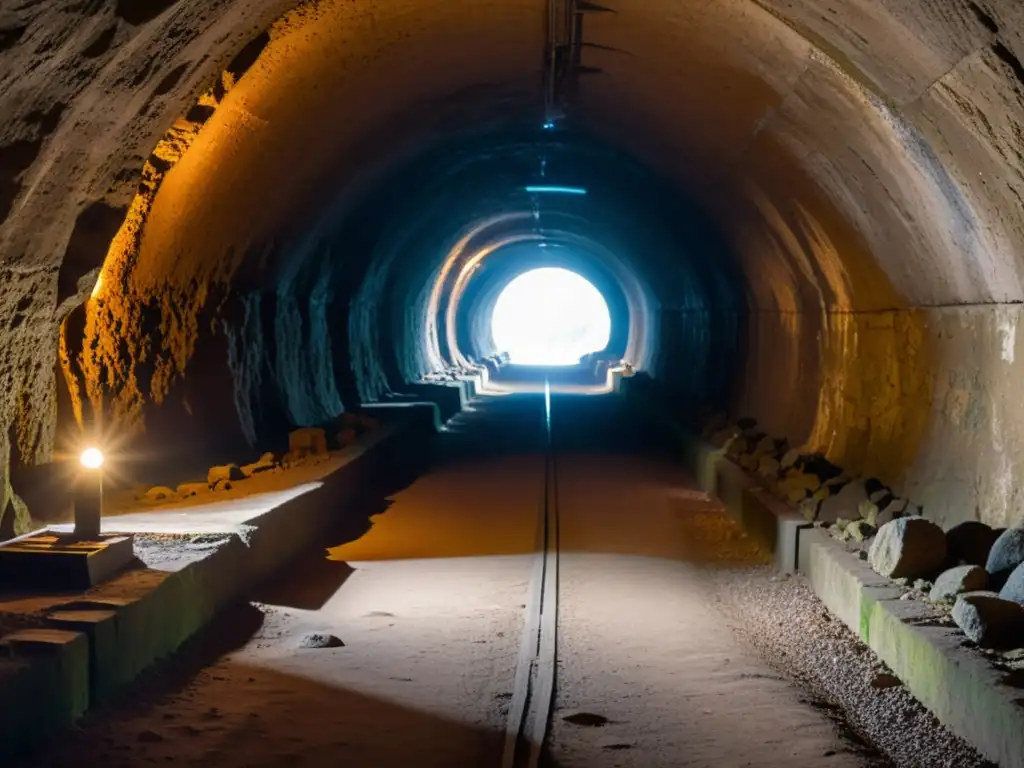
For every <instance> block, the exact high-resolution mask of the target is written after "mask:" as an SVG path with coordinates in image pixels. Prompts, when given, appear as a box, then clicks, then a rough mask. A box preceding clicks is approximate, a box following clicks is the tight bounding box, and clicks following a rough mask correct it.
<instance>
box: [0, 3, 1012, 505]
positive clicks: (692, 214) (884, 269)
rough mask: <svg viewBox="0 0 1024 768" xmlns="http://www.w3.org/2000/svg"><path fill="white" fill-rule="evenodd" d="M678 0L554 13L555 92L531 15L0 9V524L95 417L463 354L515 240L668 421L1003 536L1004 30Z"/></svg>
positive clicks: (283, 411)
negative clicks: (717, 419) (592, 286)
mask: <svg viewBox="0 0 1024 768" xmlns="http://www.w3.org/2000/svg"><path fill="white" fill-rule="evenodd" d="M698 5H699V4H690V3H683V4H681V5H679V6H677V7H676V6H674V7H672V8H668V7H667V6H664V7H663V6H662V5H659V4H657V3H655V4H651V5H649V6H646V7H645V8H643V9H627V8H624V7H617V6H613V5H609V6H608V7H605V6H603V5H600V4H594V5H593V6H592V5H585V7H581V10H580V11H579V12H578V13H576V15H575V17H574V18H575V19H576V24H578V28H576V27H574V34H575V42H576V46H575V53H574V54H573V56H572V57H571V60H570V61H569V64H567V65H566V66H565V67H564V68H563V69H566V72H567V74H566V73H565V72H563V73H561V74H558V73H556V74H555V75H553V76H552V77H553V78H556V79H558V83H557V86H558V89H557V92H558V99H557V101H558V103H553V102H552V100H551V98H550V96H549V91H550V92H554V90H555V85H556V84H551V85H550V87H549V85H547V84H545V83H546V81H545V74H544V73H545V67H546V64H545V61H546V59H545V55H544V51H545V50H546V49H545V45H546V40H547V32H546V23H545V13H546V11H545V8H544V4H543V3H539V2H537V3H528V2H523V3H498V2H495V3H489V4H487V5H486V6H482V7H480V8H470V7H468V6H466V7H463V6H462V5H456V6H451V7H449V8H446V9H444V10H438V9H433V8H431V9H429V10H427V9H424V10H422V11H420V10H418V6H415V5H414V4H402V5H400V6H394V7H391V8H383V7H376V6H374V7H372V8H367V9H366V10H365V11H364V10H363V9H362V6H359V5H351V4H347V3H342V2H337V3H335V2H319V3H312V4H300V5H298V6H296V7H294V8H292V7H290V6H289V4H288V3H263V2H261V3H255V4H247V5H246V7H244V8H243V7H242V5H241V4H227V5H218V6H216V7H215V8H214V7H212V6H208V5H207V4H204V3H199V2H175V3H171V2H149V1H147V0H137V1H134V2H133V1H132V0H121V2H118V3H88V4H84V5H80V4H75V3H68V4H62V3H58V4H47V6H46V7H45V8H43V7H39V8H29V7H20V8H17V9H13V8H8V9H5V11H4V18H3V20H2V29H3V40H4V50H3V52H2V56H3V61H4V72H5V87H4V94H5V95H4V105H5V108H4V110H3V111H4V114H5V115H6V116H7V117H6V118H5V128H4V133H3V147H2V150H0V152H2V157H3V161H2V163H0V167H2V168H3V189H4V195H3V199H2V201H0V202H2V205H0V208H2V211H3V220H2V223H0V242H2V244H3V253H4V263H5V275H6V278H7V279H5V280H4V287H3V292H4V299H3V301H4V306H5V307H7V313H8V317H9V320H8V322H7V328H6V330H5V331H4V333H5V334H6V336H5V339H6V341H5V344H4V348H5V350H6V352H5V364H4V366H3V376H4V381H5V386H4V391H5V392H6V395H5V400H4V407H3V410H2V413H3V418H4V421H5V423H6V425H7V426H6V427H5V429H4V431H3V434H4V438H3V441H2V444H3V446H4V455H5V457H6V460H5V461H4V463H3V464H4V466H5V467H6V468H7V469H6V477H7V478H8V482H6V483H5V492H4V493H5V499H7V500H11V501H12V502H14V503H15V504H16V505H18V504H19V502H18V495H17V489H16V488H14V487H13V486H12V484H11V482H10V478H11V477H12V474H11V473H12V472H15V474H17V472H16V469H17V468H19V467H27V466H35V465H38V464H42V463H45V462H47V461H49V460H51V459H53V457H54V456H55V455H58V454H59V453H60V450H61V441H62V440H64V439H65V437H64V434H65V433H68V432H69V431H73V428H74V424H75V422H76V419H77V420H81V419H82V418H83V416H82V413H83V406H85V407H84V410H85V411H86V412H88V411H89V410H90V407H88V406H87V404H90V403H95V402H99V401H100V400H102V401H103V403H104V405H103V410H104V412H105V413H106V414H107V416H106V417H105V418H106V419H107V421H108V422H109V423H111V424H117V429H118V430H119V432H125V433H131V432H132V431H133V430H137V429H140V428H142V426H143V425H144V424H148V429H149V430H150V432H151V433H154V434H162V435H165V436H164V437H162V438H161V439H162V440H165V441H166V443H167V446H168V449H170V447H171V446H172V445H173V444H176V443H177V444H189V442H190V441H194V440H196V439H199V437H198V436H200V435H202V436H204V438H205V439H206V440H207V441H208V440H209V439H212V437H211V436H213V437H215V438H216V439H217V440H218V441H221V442H224V443H228V444H234V443H238V444H255V443H258V442H259V440H260V439H261V436H263V435H265V434H267V433H268V432H273V431H274V430H279V429H281V428H282V427H286V426H296V425H299V426H301V425H306V424H312V423H315V422H317V421H318V420H322V419H323V418H326V417H329V416H332V415H334V414H335V413H337V412H340V411H342V410H344V409H346V408H353V407H356V406H358V404H359V403H360V402H366V401H372V400H375V399H378V398H380V397H381V396H382V395H384V394H386V393H388V392H391V391H398V390H401V387H402V383H403V382H406V381H410V380H416V379H418V378H419V377H421V376H423V375H424V374H426V373H428V372H431V371H437V370H441V369H444V368H448V367H452V366H457V365H463V364H466V363H467V362H469V361H470V360H475V359H478V358H479V357H480V356H481V355H485V354H486V353H487V352H488V351H489V350H488V349H487V342H486V339H485V336H486V333H485V332H484V331H483V330H481V329H480V328H478V327H477V326H475V325H474V323H479V322H480V321H479V316H482V315H481V314H480V313H481V311H482V310H481V307H486V306H488V305H487V302H488V301H489V300H490V299H488V292H489V291H492V290H493V285H492V283H493V282H494V281H498V282H500V281H501V280H503V279H505V275H506V270H508V269H515V267H506V266H502V263H503V262H507V263H509V264H514V263H516V262H517V260H519V259H520V258H526V257H525V256H523V254H522V253H520V254H519V255H516V249H522V248H525V247H526V246H528V245H529V244H531V243H533V244H543V245H546V246H551V248H552V249H551V251H549V253H551V254H553V256H552V258H551V259H547V260H545V259H540V260H539V261H537V264H557V263H562V264H569V263H570V262H571V263H573V264H576V265H577V266H578V268H579V269H580V270H583V271H585V272H587V273H588V274H591V275H592V276H593V280H595V281H597V282H598V283H600V284H602V285H604V286H606V288H607V290H606V293H608V294H609V295H610V296H611V298H610V301H611V302H612V304H613V305H615V306H616V307H617V309H615V310H614V312H615V314H616V316H617V318H618V319H619V322H618V323H617V329H616V333H618V334H620V336H619V337H616V338H615V339H613V342H614V344H616V345H618V346H617V347H616V349H615V352H616V354H621V355H622V357H623V359H625V360H627V362H629V363H630V364H632V365H634V366H635V367H636V369H637V370H638V371H642V372H645V373H646V374H648V375H650V376H651V377H653V378H654V379H655V380H656V381H657V382H658V385H659V387H660V388H661V389H662V390H663V391H664V392H666V393H667V394H668V398H667V401H668V402H670V403H673V404H674V406H675V407H677V408H678V409H679V411H680V413H688V414H696V413H698V412H701V413H704V412H710V411H715V410H726V411H729V412H730V413H732V414H734V415H736V416H737V417H739V416H749V417H753V418H755V419H757V420H758V423H759V424H760V425H761V426H762V428H763V429H764V431H765V432H767V433H768V434H771V435H773V436H775V437H777V438H779V439H783V438H784V439H787V440H788V441H789V443H790V444H791V445H794V446H803V447H804V448H805V449H806V450H807V451H809V452H821V453H823V454H824V455H825V456H827V457H828V458H829V460H831V461H832V462H834V463H835V464H836V465H838V466H841V467H843V468H844V470H846V471H848V472H850V473H852V474H854V475H863V476H876V477H878V478H880V479H881V480H882V481H883V482H885V483H887V484H889V485H891V486H892V487H894V488H896V489H899V490H900V491H901V492H903V493H905V494H906V495H908V496H913V497H914V498H915V500H917V501H918V503H919V504H920V505H921V506H922V507H923V509H925V510H927V514H928V515H929V516H933V517H934V519H935V520H937V521H941V522H943V523H947V524H951V523H954V522H959V521H963V520H968V519H979V520H983V521H986V522H990V523H991V524H993V525H1007V524H1011V523H1014V522H1019V520H1020V517H1019V513H1018V511H1017V506H1016V504H1017V495H1016V485H1017V483H1016V478H1017V472H1018V471H1017V469H1016V464H1017V462H1016V461H1015V457H1016V455H1017V452H1018V451H1019V450H1020V449H1019V443H1020V436H1019V435H1020V430H1019V428H1018V426H1017V425H1018V423H1019V422H1020V416H1019V414H1018V409H1017V407H1016V405H1015V401H1016V398H1015V397H1013V395H1012V386H1013V385H1012V382H1013V381H1014V380H1015V370H1016V369H1015V365H1016V364H1015V360H1016V332H1015V328H1016V322H1017V309H1016V306H1015V305H1017V304H1018V303H1019V301H1020V279H1019V276H1018V266H1017V260H1016V253H1017V251H1019V250H1020V249H1019V245H1020V241H1021V230H1020V225H1019V222H1018V220H1017V219H1018V218H1019V217H1018V216H1016V215H1014V214H1015V213H1019V212H1020V196H1019V189H1020V183H1021V182H1020V174H1021V168H1020V158H1019V153H1018V152H1017V144H1018V143H1019V138H1020V125H1021V123H1020V119H1019V118H1020V109H1019V107H1020V98H1021V95H1020V94H1021V88H1022V80H1024V78H1022V76H1021V66H1020V63H1019V61H1018V59H1017V54H1016V53H1015V51H1019V46H1020V44H1021V43H1020V30H1019V21H1020V19H1019V16H1020V12H1019V11H1018V10H1017V8H1016V5H1015V4H1014V3H1011V2H995V1H994V0H988V1H987V2H982V3H971V2H956V3H952V4H947V5H940V4H937V3H929V2H919V3H901V4H897V3H891V2H885V1H883V0H879V1H878V2H872V3H862V4H852V3H835V4H834V7H830V8H829V9H828V10H827V11H822V10H821V9H819V8H818V7H817V4H814V3H809V2H808V3H796V4H783V3H774V2H762V3H757V2H746V1H740V0H735V1H730V2H723V3H715V4H713V5H712V6H709V7H698ZM53 73H60V75H59V77H57V76H54V74H53ZM549 79H551V78H549ZM546 102H548V106H547V107H545V103H546ZM570 104H571V108H568V107H567V105H570ZM563 107H566V108H565V110H564V115H563V114H562V113H561V112H557V111H556V112H552V111H551V109H552V108H554V109H556V110H561V109H562V108H563ZM541 183H551V184H559V185H563V186H576V187H581V188H585V189H586V190H587V194H586V195H585V196H575V197H574V196H572V195H562V196H558V195H543V196H542V195H534V196H532V198H531V195H529V194H528V193H526V192H524V191H523V188H524V187H526V186H529V185H531V184H532V185H537V184H541ZM541 198H543V199H541ZM524 253H525V252H524ZM531 253H533V254H534V256H533V257H530V258H535V257H536V254H537V252H536V251H531ZM485 256H486V260H484V259H485ZM476 259H479V260H480V263H479V264H478V265H477V266H476V267H474V269H475V274H476V276H477V277H478V278H480V279H475V280H473V279H468V278H467V277H465V276H463V275H462V272H461V270H463V269H464V268H465V265H466V264H468V263H469V262H472V261H474V260H476ZM524 263H525V262H524ZM463 282H465V285H463V284H462V283H463ZM453 296H455V297H456V298H457V299H461V301H456V302H455V303H452V297H453ZM459 307H462V311H461V312H460V311H459ZM435 311H436V315H434V314H432V313H434V312H435ZM474 312H475V313H476V314H477V315H478V317H477V319H474V317H473V314H474ZM61 329H63V331H62V330H61ZM200 391H202V392H203V393H204V394H203V397H202V398H200V397H198V396H197V392H200ZM58 404H59V405H58ZM58 424H60V425H61V427H60V428H58ZM112 428H113V427H112ZM12 468H13V469H12ZM4 506H5V507H6V506H7V503H6V502H5V504H4Z"/></svg>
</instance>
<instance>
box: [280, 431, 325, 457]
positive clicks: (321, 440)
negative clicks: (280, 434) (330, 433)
mask: <svg viewBox="0 0 1024 768" xmlns="http://www.w3.org/2000/svg"><path fill="white" fill-rule="evenodd" d="M288 453H290V454H291V455H292V456H296V457H301V456H321V455H323V454H325V453H327V433H326V432H324V430H322V429H320V428H319V427H303V428H302V429H296V430H294V431H292V432H290V433H289V434H288Z"/></svg>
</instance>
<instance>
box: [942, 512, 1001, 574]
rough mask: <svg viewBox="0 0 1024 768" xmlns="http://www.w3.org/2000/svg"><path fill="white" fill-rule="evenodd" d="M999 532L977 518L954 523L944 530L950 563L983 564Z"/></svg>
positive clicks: (986, 560)
mask: <svg viewBox="0 0 1024 768" xmlns="http://www.w3.org/2000/svg"><path fill="white" fill-rule="evenodd" d="M998 538H999V533H998V532H997V531H995V530H994V529H992V528H989V527H988V526H987V525H985V524H984V523H980V522H978V521H977V520H968V521H967V522H964V523H960V524H959V525H954V526H953V527H952V528H950V529H949V530H948V531H946V544H947V546H948V548H949V560H950V562H951V563H965V564H968V565H980V566H982V567H984V566H985V563H987V562H988V553H989V552H990V551H992V545H993V544H994V543H995V541H996V539H998Z"/></svg>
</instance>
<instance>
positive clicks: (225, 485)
mask: <svg viewBox="0 0 1024 768" xmlns="http://www.w3.org/2000/svg"><path fill="white" fill-rule="evenodd" d="M233 487H234V486H233V485H231V481H230V480H227V479H225V478H221V479H220V480H218V481H217V482H216V483H214V484H213V490H215V491H230V490H231V489H232V488H233Z"/></svg>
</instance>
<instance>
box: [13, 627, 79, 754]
mask: <svg viewBox="0 0 1024 768" xmlns="http://www.w3.org/2000/svg"><path fill="white" fill-rule="evenodd" d="M88 706H89V642H88V640H87V639H86V636H85V635H84V634H82V633H81V632H69V631H66V630H60V629H24V630H21V631H20V632H14V633H12V634H10V635H7V636H6V637H5V638H4V639H3V640H2V641H0V750H2V751H3V752H4V753H17V752H19V751H22V750H24V749H25V748H26V747H27V746H29V745H31V744H33V743H37V742H39V741H41V740H42V739H44V738H45V737H46V736H48V735H49V734H51V733H53V732H54V731H57V730H59V729H62V728H66V727H68V726H69V725H71V724H72V723H74V722H75V720H77V719H78V718H79V717H81V716H82V715H83V714H84V713H85V711H86V709H88Z"/></svg>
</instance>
